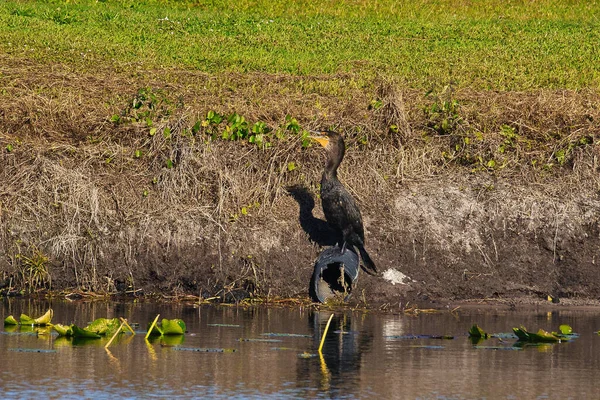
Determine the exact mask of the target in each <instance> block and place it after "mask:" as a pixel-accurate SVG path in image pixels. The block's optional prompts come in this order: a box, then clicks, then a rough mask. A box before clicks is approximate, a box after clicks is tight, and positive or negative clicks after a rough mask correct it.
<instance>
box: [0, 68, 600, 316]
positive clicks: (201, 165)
mask: <svg viewBox="0 0 600 400" xmlns="http://www.w3.org/2000/svg"><path fill="white" fill-rule="evenodd" d="M1 68H2V70H1V71H0V72H1V75H0V79H1V82H2V84H1V86H2V87H3V88H4V89H3V92H2V94H1V95H0V97H1V98H2V101H1V104H0V179H1V181H2V184H1V185H0V228H1V230H0V254H1V255H2V257H1V258H0V284H1V286H2V288H1V289H0V290H3V291H4V292H5V293H6V292H7V291H8V290H9V289H16V290H19V289H27V288H29V289H40V288H50V287H51V288H52V289H53V290H62V289H70V288H78V289H81V290H89V291H95V292H108V293H113V292H119V291H123V290H139V289H143V291H144V293H147V294H148V293H165V294H193V295H199V296H202V297H204V298H208V297H212V296H220V297H221V298H223V299H226V300H236V299H240V298H242V297H244V296H248V295H251V296H285V297H291V296H305V295H306V294H307V293H308V283H309V279H310V276H311V273H312V266H313V262H314V260H315V258H316V257H317V255H318V254H319V252H320V251H321V250H322V249H323V247H324V246H328V245H331V244H332V238H331V236H330V235H328V232H327V226H326V224H325V223H324V221H323V217H322V212H321V209H320V204H319V199H318V196H317V193H318V182H319V179H320V172H321V169H322V166H323V162H324V154H323V152H322V151H321V150H320V149H318V148H316V147H303V146H302V138H301V134H299V133H296V132H295V130H294V129H295V127H296V121H297V122H298V126H300V127H302V128H311V129H315V128H319V127H329V126H335V127H336V128H337V129H338V130H339V131H341V132H343V133H344V134H345V136H346V139H347V145H348V150H347V152H346V159H345V160H344V162H343V163H342V166H341V168H340V179H341V180H342V182H343V183H345V184H346V185H347V186H348V187H349V189H350V191H351V193H353V195H355V196H356V198H357V199H358V201H359V204H360V205H361V209H362V213H363V219H364V222H365V229H366V241H367V248H368V250H369V252H370V254H371V256H372V257H373V259H374V260H375V261H376V263H377V265H378V267H379V270H380V271H381V272H382V273H383V276H377V277H371V276H368V275H366V274H364V273H363V274H361V276H360V278H359V280H358V283H357V285H356V287H355V295H354V296H353V299H354V300H353V301H355V302H366V303H368V304H385V303H387V304H390V305H391V306H390V307H402V305H406V302H407V301H408V302H412V303H413V304H426V303H427V304H428V303H429V302H430V301H434V302H444V301H449V300H467V299H500V300H505V301H515V299H528V300H532V299H546V297H547V296H548V295H552V296H555V297H556V298H560V299H561V300H562V301H563V302H565V301H566V302H569V301H571V302H592V301H593V300H595V299H597V298H598V297H599V296H600V269H599V268H598V267H597V262H599V261H598V260H596V255H597V250H598V249H599V248H600V229H599V226H600V225H599V222H600V218H599V216H600V198H599V196H598V193H599V192H598V190H599V189H600V179H598V156H599V154H600V153H599V152H598V144H597V140H598V133H599V131H598V121H600V111H599V110H598V104H600V102H599V100H600V95H599V94H598V93H595V92H575V91H560V92H545V91H540V92H535V93H514V92H510V93H496V92H471V91H459V92H452V91H451V90H450V89H446V90H442V89H440V90H439V91H437V92H435V93H436V94H435V95H429V96H426V95H425V94H424V93H421V92H418V91H415V90H408V89H406V90H405V89H403V88H402V86H400V85H397V84H393V83H390V82H377V81H374V82H373V83H372V85H367V86H366V87H359V86H357V85H355V82H354V81H353V79H352V77H351V76H348V77H346V76H336V77H333V78H331V77H330V78H319V77H314V78H310V77H308V78H307V77H303V78H297V77H287V76H267V75H231V74H229V75H220V76H208V75H204V74H201V73H190V72H173V71H170V72H168V73H164V72H162V73H158V72H157V73H153V74H150V75H147V74H145V75H141V74H136V73H129V72H118V71H99V72H98V73H97V74H94V75H93V76H91V75H85V74H78V73H76V72H74V71H69V70H67V69H66V68H64V67H61V66H55V67H52V68H50V67H48V66H41V65H35V64H27V63H16V62H9V61H7V60H4V64H3V65H2V67H1ZM340 83H342V84H340ZM334 89H335V90H334ZM209 110H214V111H216V112H217V114H219V113H220V114H223V115H225V116H227V115H231V114H233V113H234V112H235V113H237V114H238V115H239V116H243V117H244V118H245V120H246V121H248V122H249V124H248V127H249V128H248V129H250V130H251V128H252V127H254V123H255V122H258V121H260V122H264V123H265V126H266V127H267V128H270V129H272V130H271V131H270V132H269V131H268V129H264V127H263V131H261V133H264V136H262V137H261V138H265V139H264V140H265V142H267V141H268V142H269V143H270V147H269V148H266V149H265V148H261V146H259V145H257V144H256V143H249V142H248V139H247V138H246V139H240V140H231V139H235V138H233V137H230V138H229V139H228V140H223V139H222V134H221V133H222V132H226V131H227V129H229V132H230V133H231V131H232V130H233V131H235V129H238V128H239V126H242V125H243V124H242V125H238V126H237V128H236V125H235V124H236V123H239V122H240V121H239V120H238V121H237V122H236V121H230V122H228V121H227V120H224V121H220V122H217V121H216V120H212V121H209V120H208V119H207V117H206V116H207V112H208V111H209ZM286 115H288V116H291V118H290V117H288V118H287V119H286ZM294 119H295V120H296V121H294ZM257 129H260V128H257ZM396 271H398V272H401V273H403V274H405V275H406V276H408V277H409V278H410V280H407V281H406V283H404V284H402V283H392V282H390V279H391V278H393V277H394V276H397V273H396ZM438 304H439V303H438Z"/></svg>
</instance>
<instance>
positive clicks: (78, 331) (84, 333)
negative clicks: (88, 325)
mask: <svg viewBox="0 0 600 400" xmlns="http://www.w3.org/2000/svg"><path fill="white" fill-rule="evenodd" d="M71 329H72V330H73V337H75V338H86V339H100V338H101V336H100V335H98V334H97V333H96V332H92V331H89V330H87V329H83V328H80V327H78V326H77V325H75V324H73V325H71Z"/></svg>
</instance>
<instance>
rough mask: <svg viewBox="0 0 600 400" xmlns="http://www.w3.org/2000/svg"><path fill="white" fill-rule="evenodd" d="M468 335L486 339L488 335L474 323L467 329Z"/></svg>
mask: <svg viewBox="0 0 600 400" xmlns="http://www.w3.org/2000/svg"><path fill="white" fill-rule="evenodd" d="M469 337H473V338H483V339H488V338H489V337H490V335H489V334H488V333H486V332H485V331H484V330H483V329H481V328H480V327H479V326H478V325H477V324H475V325H473V326H472V327H471V329H470V330H469Z"/></svg>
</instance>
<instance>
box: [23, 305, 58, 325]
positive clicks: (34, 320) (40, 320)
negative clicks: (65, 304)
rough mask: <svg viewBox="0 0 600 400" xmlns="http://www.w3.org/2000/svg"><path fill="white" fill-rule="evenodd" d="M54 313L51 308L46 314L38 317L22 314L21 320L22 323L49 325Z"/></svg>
mask: <svg viewBox="0 0 600 400" xmlns="http://www.w3.org/2000/svg"><path fill="white" fill-rule="evenodd" d="M53 315H54V311H52V309H51V308H50V309H49V310H48V311H46V313H45V314H44V315H42V316H41V317H38V318H31V317H30V316H29V315H26V314H21V316H20V317H19V321H20V322H21V325H38V326H42V325H48V324H50V322H51V321H52V317H53Z"/></svg>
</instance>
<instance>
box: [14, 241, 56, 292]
mask: <svg viewBox="0 0 600 400" xmlns="http://www.w3.org/2000/svg"><path fill="white" fill-rule="evenodd" d="M15 259H17V260H18V261H19V263H20V268H19V275H20V278H21V282H22V284H23V285H24V286H25V287H26V288H27V289H28V290H29V291H35V290H37V289H41V288H44V287H50V285H51V277H50V272H49V271H48V261H49V258H48V256H46V255H45V254H44V253H43V252H42V251H40V250H39V249H37V248H33V250H32V255H31V257H27V256H25V255H23V254H17V255H16V256H15Z"/></svg>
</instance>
